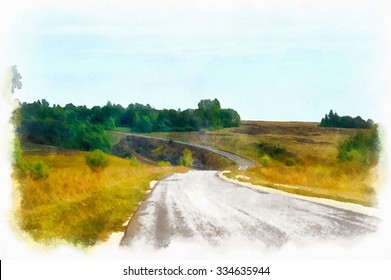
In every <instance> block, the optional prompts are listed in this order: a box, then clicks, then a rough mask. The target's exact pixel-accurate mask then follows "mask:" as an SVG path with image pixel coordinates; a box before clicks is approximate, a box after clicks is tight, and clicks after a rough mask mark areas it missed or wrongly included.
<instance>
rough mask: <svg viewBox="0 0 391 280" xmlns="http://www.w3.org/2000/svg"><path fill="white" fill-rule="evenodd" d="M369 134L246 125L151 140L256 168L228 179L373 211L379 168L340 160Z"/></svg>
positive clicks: (309, 125)
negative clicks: (220, 154)
mask: <svg viewBox="0 0 391 280" xmlns="http://www.w3.org/2000/svg"><path fill="white" fill-rule="evenodd" d="M358 132H360V133H363V134H368V133H370V132H369V130H365V129H346V128H330V127H319V123H315V122H266V121H243V122H242V124H241V126H240V127H236V128H225V129H220V130H214V131H202V132H180V133H178V132H167V133H150V135H153V136H158V137H165V138H169V139H173V140H181V141H185V142H190V143H197V144H202V145H205V146H210V147H214V148H218V149H221V150H226V151H229V152H233V153H236V154H239V155H242V156H244V157H247V158H249V159H251V160H252V161H253V162H254V167H252V168H249V169H247V170H245V171H239V170H235V169H231V172H230V173H229V174H227V176H228V177H231V178H236V179H238V180H241V181H245V182H249V183H253V184H258V185H263V186H267V187H272V188H276V189H280V190H283V191H287V192H291V193H296V194H301V195H308V196H315V197H322V198H330V199H335V200H339V201H344V202H352V203H358V204H362V205H364V206H375V205H376V195H377V191H378V189H379V183H378V175H379V170H378V169H377V167H376V164H363V163H362V162H358V161H341V160H338V158H337V157H338V147H339V145H340V143H342V142H343V141H345V140H346V139H349V138H350V137H353V136H354V135H355V134H356V133H358Z"/></svg>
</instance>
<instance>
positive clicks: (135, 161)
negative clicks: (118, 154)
mask: <svg viewBox="0 0 391 280" xmlns="http://www.w3.org/2000/svg"><path fill="white" fill-rule="evenodd" d="M129 162H130V165H131V166H137V165H139V164H140V163H139V162H138V159H137V157H136V156H135V155H132V156H131V157H130V159H129Z"/></svg>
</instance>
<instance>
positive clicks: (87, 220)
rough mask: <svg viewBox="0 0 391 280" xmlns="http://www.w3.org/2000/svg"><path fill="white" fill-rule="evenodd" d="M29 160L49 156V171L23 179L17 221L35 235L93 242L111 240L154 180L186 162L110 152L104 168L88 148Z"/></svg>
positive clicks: (45, 158)
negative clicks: (95, 165) (160, 162)
mask: <svg viewBox="0 0 391 280" xmlns="http://www.w3.org/2000/svg"><path fill="white" fill-rule="evenodd" d="M25 159H26V160H27V161H29V162H33V161H37V160H40V161H43V162H45V163H46V164H47V165H48V166H49V176H48V177H47V178H44V179H41V180H34V179H33V178H31V177H29V176H27V177H25V178H22V179H19V180H18V190H19V192H20V196H21V203H20V207H19V209H18V211H17V214H16V215H17V220H18V223H19V224H20V227H21V228H22V229H23V230H25V231H27V232H28V233H29V234H30V235H31V236H32V237H33V238H34V239H35V240H37V241H40V242H43V243H48V244H51V243H55V242H57V241H61V240H65V241H67V242H71V243H73V244H75V245H80V246H91V245H94V244H95V243H97V242H100V241H105V240H107V238H108V237H109V236H110V234H111V233H113V232H118V231H124V226H123V224H124V223H125V222H126V221H127V220H128V218H129V216H130V215H131V214H132V213H133V212H134V211H135V210H136V209H137V207H138V204H139V202H140V201H142V200H143V199H144V198H145V196H146V192H147V190H148V189H149V183H150V181H151V180H159V179H162V178H164V177H165V176H168V175H170V174H172V173H175V172H185V171H186V169H185V168H183V167H171V166H166V167H156V166H150V165H144V164H138V165H134V164H133V165H132V164H130V161H129V160H126V159H120V158H116V157H112V156H109V165H108V167H106V168H105V169H104V170H102V171H101V172H99V173H96V172H92V171H91V170H90V168H88V166H87V165H86V163H85V153H84V152H77V151H73V152H71V153H66V154H64V153H61V152H60V153H55V154H52V153H48V152H42V153H41V154H37V153H35V154H30V155H26V156H25Z"/></svg>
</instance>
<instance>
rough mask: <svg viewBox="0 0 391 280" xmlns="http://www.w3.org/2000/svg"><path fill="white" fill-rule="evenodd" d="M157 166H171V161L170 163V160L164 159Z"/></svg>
mask: <svg viewBox="0 0 391 280" xmlns="http://www.w3.org/2000/svg"><path fill="white" fill-rule="evenodd" d="M157 166H159V167H163V166H171V163H170V162H168V161H164V160H162V161H159V162H158V163H157Z"/></svg>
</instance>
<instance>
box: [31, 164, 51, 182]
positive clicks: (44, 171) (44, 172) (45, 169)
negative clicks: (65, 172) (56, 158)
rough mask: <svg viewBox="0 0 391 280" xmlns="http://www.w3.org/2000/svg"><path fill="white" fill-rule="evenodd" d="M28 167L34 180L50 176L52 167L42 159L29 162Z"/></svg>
mask: <svg viewBox="0 0 391 280" xmlns="http://www.w3.org/2000/svg"><path fill="white" fill-rule="evenodd" d="M27 169H28V170H29V175H30V176H31V177H32V178H33V179H34V180H41V179H46V178H47V177H49V172H50V168H49V166H48V165H47V164H46V163H45V162H43V161H42V160H37V161H34V162H32V163H29V164H27Z"/></svg>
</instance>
